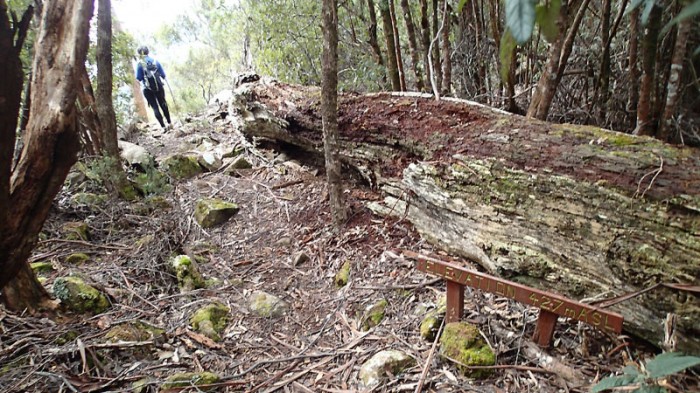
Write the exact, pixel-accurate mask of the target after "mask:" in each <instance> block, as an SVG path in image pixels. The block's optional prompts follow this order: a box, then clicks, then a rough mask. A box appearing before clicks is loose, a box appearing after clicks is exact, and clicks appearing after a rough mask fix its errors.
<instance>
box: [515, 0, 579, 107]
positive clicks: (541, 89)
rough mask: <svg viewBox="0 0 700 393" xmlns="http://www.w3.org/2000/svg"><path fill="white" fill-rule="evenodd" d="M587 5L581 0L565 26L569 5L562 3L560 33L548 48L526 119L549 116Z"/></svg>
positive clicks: (559, 23)
mask: <svg viewBox="0 0 700 393" xmlns="http://www.w3.org/2000/svg"><path fill="white" fill-rule="evenodd" d="M588 3H590V0H583V2H582V3H581V6H580V7H579V9H578V11H577V12H576V16H575V17H574V20H573V21H572V23H571V24H567V23H566V22H567V19H568V8H569V6H570V5H571V3H566V2H564V1H562V5H561V11H560V14H559V20H558V25H559V29H560V33H559V36H558V37H557V39H556V40H555V42H554V43H553V44H552V46H551V47H550V50H549V59H548V60H547V65H546V66H545V70H544V72H543V73H542V76H541V77H540V80H539V82H538V83H537V89H535V94H534V95H533V97H532V101H531V102H530V107H529V108H528V110H527V116H528V117H534V118H536V119H540V120H546V119H547V115H549V108H550V107H551V105H552V101H554V95H555V94H556V92H557V87H558V86H559V82H560V81H561V77H562V75H563V74H564V70H565V68H566V64H567V62H568V61H569V55H571V50H572V49H573V47H574V41H575V39H576V34H577V33H578V28H579V26H580V25H581V21H582V20H583V15H584V14H585V12H586V9H587V8H588ZM565 26H569V27H568V30H565ZM564 32H566V35H564V34H563V33H564Z"/></svg>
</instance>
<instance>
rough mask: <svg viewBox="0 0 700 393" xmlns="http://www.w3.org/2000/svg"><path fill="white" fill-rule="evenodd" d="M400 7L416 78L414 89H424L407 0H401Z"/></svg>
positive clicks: (416, 42)
mask: <svg viewBox="0 0 700 393" xmlns="http://www.w3.org/2000/svg"><path fill="white" fill-rule="evenodd" d="M401 9H402V10H403V18H404V21H405V22H406V34H407V35H408V49H409V50H410V51H411V66H412V68H413V75H414V77H415V78H416V90H418V91H423V90H425V82H424V81H423V73H422V72H421V69H420V61H419V51H418V41H417V40H416V28H415V26H414V25H413V18H412V17H411V7H410V6H409V4H408V0H401Z"/></svg>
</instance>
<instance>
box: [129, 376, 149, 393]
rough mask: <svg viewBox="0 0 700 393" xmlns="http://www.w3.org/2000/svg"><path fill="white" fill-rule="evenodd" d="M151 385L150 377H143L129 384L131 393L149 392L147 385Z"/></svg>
mask: <svg viewBox="0 0 700 393" xmlns="http://www.w3.org/2000/svg"><path fill="white" fill-rule="evenodd" d="M152 383H153V379H151V377H144V378H141V379H139V380H137V381H134V382H133V383H132V384H131V392H132V393H147V392H148V391H149V389H148V385H150V384H152Z"/></svg>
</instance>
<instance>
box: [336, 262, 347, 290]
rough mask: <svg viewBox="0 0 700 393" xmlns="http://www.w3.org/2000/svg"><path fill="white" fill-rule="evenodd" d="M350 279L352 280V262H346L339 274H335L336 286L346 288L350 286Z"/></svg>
mask: <svg viewBox="0 0 700 393" xmlns="http://www.w3.org/2000/svg"><path fill="white" fill-rule="evenodd" d="M348 279H350V261H345V263H344V264H343V266H341V268H340V270H338V273H336V274H335V285H336V286H338V287H344V286H346V285H348Z"/></svg>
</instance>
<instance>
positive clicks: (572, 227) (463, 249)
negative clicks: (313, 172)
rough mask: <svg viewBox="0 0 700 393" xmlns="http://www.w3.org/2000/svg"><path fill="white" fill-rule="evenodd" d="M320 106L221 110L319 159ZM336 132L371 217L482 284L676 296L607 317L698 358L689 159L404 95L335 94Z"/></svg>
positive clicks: (588, 295) (699, 173)
mask: <svg viewBox="0 0 700 393" xmlns="http://www.w3.org/2000/svg"><path fill="white" fill-rule="evenodd" d="M320 97H321V96H320V90H318V89H315V88H310V87H303V86H295V85H287V84H281V83H275V82H269V81H264V80H261V81H258V82H255V83H252V84H246V85H243V86H241V87H239V89H238V90H237V91H236V94H234V98H233V99H232V101H231V103H230V105H229V107H228V112H229V115H230V116H231V118H232V119H233V121H234V123H235V124H236V125H237V127H239V129H240V130H241V131H242V132H243V133H244V134H246V135H247V136H249V137H255V138H268V139H273V140H276V141H278V142H284V143H286V144H291V145H294V146H295V147H296V148H299V149H302V150H304V151H307V152H310V153H314V154H322V152H323V149H322V147H323V141H322V128H321V118H320V112H319V108H320ZM339 131H340V138H341V150H342V158H343V162H344V164H345V165H347V167H348V168H353V169H354V170H356V171H358V172H359V173H361V174H362V176H363V177H364V178H365V179H366V180H367V182H368V183H369V184H370V185H371V186H372V187H377V188H379V189H381V191H382V192H383V194H384V200H383V201H382V202H373V203H370V204H369V207H370V208H371V209H372V210H373V211H375V212H376V213H379V214H386V215H395V216H400V217H405V218H406V219H408V220H410V221H411V222H412V223H413V225H414V226H415V227H416V229H417V230H418V231H419V232H420V233H421V235H422V236H423V237H424V238H425V239H427V240H428V241H430V242H432V243H434V244H436V245H438V246H440V247H442V248H444V249H445V250H447V251H449V252H451V253H452V254H455V255H459V256H462V257H464V258H468V259H470V260H472V261H474V262H476V263H478V264H479V265H481V266H482V267H483V268H484V269H485V270H487V271H488V272H489V273H491V274H495V275H499V276H501V277H504V278H508V279H510V280H512V281H516V282H521V283H523V284H526V285H530V286H534V287H538V288H541V289H544V290H548V291H556V292H559V293H561V294H562V295H565V296H568V297H571V298H574V299H580V300H582V301H584V302H586V301H593V300H599V301H600V300H606V299H610V298H615V297H617V296H621V295H624V294H626V293H631V292H637V291H641V290H643V289H645V288H648V287H652V286H654V285H656V284H659V283H669V284H680V285H667V286H664V285H659V286H657V287H655V288H654V289H653V290H650V291H646V292H643V293H640V294H639V295H638V296H634V297H630V298H628V299H624V301H621V302H619V303H617V304H614V305H613V306H611V309H612V310H614V311H616V312H618V313H620V314H622V315H624V317H625V321H626V322H625V329H626V331H628V332H630V333H632V334H635V335H637V336H639V337H641V338H644V339H646V340H648V341H649V342H651V343H652V344H654V345H662V341H664V334H669V333H672V337H671V338H670V339H668V338H667V340H666V341H667V343H666V345H677V347H678V348H679V349H680V350H683V351H685V352H689V353H695V354H699V353H700V298H699V293H698V285H699V283H698V277H699V276H700V151H698V150H694V149H690V148H683V147H676V146H671V145H667V144H664V143H661V142H659V141H657V140H655V139H651V138H647V137H635V136H631V135H627V134H622V133H618V132H613V131H607V130H603V129H600V128H595V127H589V126H580V125H570V124H549V123H545V122H541V121H536V120H532V119H527V118H524V117H520V116H516V115H511V114H507V113H505V112H501V111H498V110H494V109H490V108H486V107H483V106H481V105H479V104H476V103H472V102H468V101H462V100H455V99H443V100H441V101H440V102H436V101H435V100H434V99H433V98H432V97H431V96H428V95H421V94H410V93H409V94H406V93H403V94H400V93H377V94H367V95H359V94H342V95H341V96H340V97H339ZM668 314H674V315H675V317H676V318H675V320H676V321H677V323H676V324H675V327H673V328H672V329H671V330H672V331H669V329H668V327H667V328H666V329H665V328H664V323H663V321H664V320H666V319H667V317H668ZM665 330H666V331H665ZM669 342H670V343H671V344H669ZM674 343H675V344H674Z"/></svg>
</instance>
